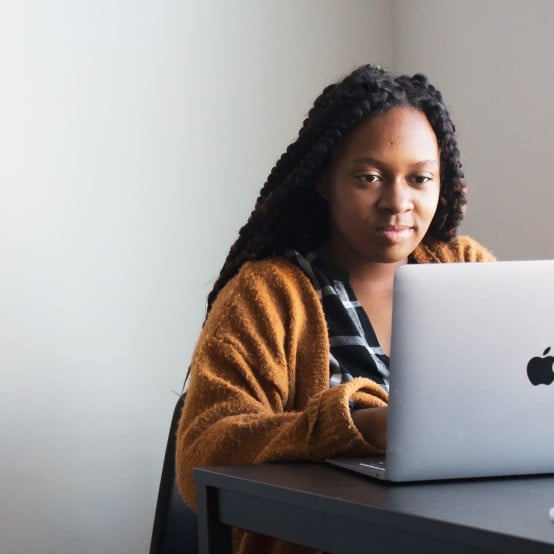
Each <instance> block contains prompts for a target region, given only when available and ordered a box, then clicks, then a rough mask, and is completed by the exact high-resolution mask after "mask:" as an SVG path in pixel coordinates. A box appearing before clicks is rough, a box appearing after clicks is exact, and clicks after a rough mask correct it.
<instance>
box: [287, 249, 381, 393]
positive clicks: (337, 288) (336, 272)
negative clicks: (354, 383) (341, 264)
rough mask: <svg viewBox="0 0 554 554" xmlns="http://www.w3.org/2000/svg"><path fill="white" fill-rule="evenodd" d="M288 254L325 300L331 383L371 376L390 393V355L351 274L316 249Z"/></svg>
mask: <svg viewBox="0 0 554 554" xmlns="http://www.w3.org/2000/svg"><path fill="white" fill-rule="evenodd" d="M285 257H286V258H287V259H288V260H290V261H291V262H293V263H294V264H295V265H297V266H298V267H299V268H300V269H301V270H302V271H303V272H304V273H305V274H306V276H307V277H308V279H310V281H311V283H312V285H313V286H314V288H315V291H316V293H317V295H318V297H319V299H320V300H321V304H322V306H323V313H324V314H325V320H326V322H327V329H328V333H329V345H330V354H329V355H330V359H329V368H330V385H331V386H335V385H339V384H340V383H345V382H347V381H350V380H351V379H353V378H354V377H367V378H369V379H371V380H372V381H375V382H376V383H378V384H380V385H381V386H382V387H383V388H384V389H385V390H386V391H387V392H388V388H389V386H388V383H389V357H388V356H387V355H386V354H385V353H384V352H383V350H382V348H381V346H380V345H379V341H378V340H377V336H376V335H375V331H374V330H373V327H372V326H371V322H370V321H369V318H368V317H367V314H366V312H365V310H364V309H363V307H362V305H361V304H360V303H359V302H358V300H357V298H356V296H355V294H354V291H353V290H352V287H351V286H350V283H349V278H348V274H347V273H346V272H344V271H342V270H341V269H339V268H337V267H333V266H330V265H329V264H326V263H325V262H324V261H323V260H321V259H319V258H317V257H316V254H315V253H314V252H310V253H308V254H307V255H306V256H303V255H302V254H300V253H299V252H297V251H296V250H289V251H288V252H286V253H285Z"/></svg>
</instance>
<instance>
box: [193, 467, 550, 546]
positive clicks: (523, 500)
mask: <svg viewBox="0 0 554 554" xmlns="http://www.w3.org/2000/svg"><path fill="white" fill-rule="evenodd" d="M195 479H196V483H197V487H198V501H199V505H198V524H199V537H200V552H201V553H204V554H208V553H209V554H215V553H223V552H225V553H229V552H231V546H230V544H231V543H230V540H231V533H230V527H229V526H234V527H241V528H243V529H248V530H250V531H254V532H257V533H261V534H265V535H269V536H273V537H279V538H282V539H284V540H288V541H291V542H296V543H299V544H304V545H307V546H311V547H314V548H320V549H323V550H326V551H328V552H333V553H337V554H353V553H356V554H358V553H360V552H371V553H372V554H380V553H382V554H391V553H394V554H402V553H409V554H417V553H425V554H435V553H436V554H469V553H484V552H502V553H516V552H517V553H521V554H539V553H540V554H546V553H549V554H553V553H554V523H553V522H551V521H550V518H549V515H548V512H549V509H550V508H551V507H553V506H554V477H552V476H546V477H544V476H543V477H524V478H511V479H487V480H472V481H450V482H431V483H423V484H422V483H419V484H415V483H412V484H404V485H390V484H382V483H380V482H378V481H374V480H372V479H369V478H365V477H360V476H358V475H355V474H353V473H349V472H347V471H345V470H341V469H339V468H334V467H330V466H327V465H325V464H264V465H251V466H232V467H231V466H230V467H212V468H204V469H197V470H195Z"/></svg>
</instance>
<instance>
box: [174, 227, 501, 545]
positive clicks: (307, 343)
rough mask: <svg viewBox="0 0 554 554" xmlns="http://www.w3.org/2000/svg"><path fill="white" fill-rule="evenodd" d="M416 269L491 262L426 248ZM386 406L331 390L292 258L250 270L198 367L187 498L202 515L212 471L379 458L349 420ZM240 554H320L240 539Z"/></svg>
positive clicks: (182, 434) (467, 246)
mask: <svg viewBox="0 0 554 554" xmlns="http://www.w3.org/2000/svg"><path fill="white" fill-rule="evenodd" d="M411 257H412V259H413V260H414V261H415V262H417V263H444V262H473V261H492V260H494V257H493V255H492V254H491V253H490V252H489V251H487V250H486V249H484V248H483V247H481V246H480V245H479V244H477V243H476V242H475V241H473V240H472V239H470V238H468V237H458V238H456V239H454V240H453V241H451V242H449V243H445V242H438V241H437V242H429V241H427V242H426V244H420V245H419V246H418V248H417V249H416V251H415V252H414V253H413V254H412V256H411ZM351 399H352V400H354V401H355V404H356V406H359V407H367V408H370V407H377V406H385V405H386V404H387V394H386V392H385V391H384V390H383V389H382V388H381V387H380V386H379V385H377V384H376V383H374V382H373V381H371V380H369V379H366V378H361V377H358V378H355V379H353V380H352V381H350V382H348V383H344V384H341V385H338V386H336V387H331V388H330V387H329V341H328V336H327V328H326V322H325V316H324V313H323V310H322V307H321V302H320V300H319V298H318V297H317V295H316V293H315V291H314V288H313V286H312V284H311V283H310V281H309V280H308V278H307V277H306V276H305V275H304V273H303V272H302V271H301V270H300V269H299V268H297V267H296V266H295V265H293V264H292V263H291V262H289V261H287V260H285V259H284V258H277V257H276V258H270V259H265V260H261V261H256V262H248V263H245V264H244V265H243V266H242V267H241V269H240V271H239V273H238V275H236V276H235V277H234V278H233V279H232V280H231V281H229V283H227V285H226V286H225V287H224V288H223V290H222V291H221V292H220V293H219V295H218V297H217V299H216V301H215V302H214V304H213V306H212V309H211V311H210V314H209V316H208V318H207V320H206V323H205V325H204V328H203V329H202V333H201V335H200V338H199V341H198V344H197V346H196V349H195V351H194V354H193V358H192V362H191V379H190V386H189V388H188V392H187V398H186V403H185V407H184V409H183V413H182V416H181V420H180V424H179V429H178V432H177V452H176V473H177V480H178V483H179V488H180V491H181V494H182V495H183V497H184V499H185V501H186V502H187V503H188V504H189V505H191V506H193V507H195V505H196V490H195V486H194V481H193V476H192V469H193V468H194V467H201V466H207V465H232V464H254V463H262V462H279V461H282V462H284V461H287V462H291V461H316V462H317V461H321V460H323V459H325V458H328V457H332V456H347V455H348V456H362V455H372V454H379V453H381V452H380V451H379V450H378V448H376V446H375V445H372V444H370V443H368V442H366V441H365V440H364V438H363V437H362V435H361V434H360V432H359V431H358V430H357V428H356V427H355V425H354V423H353V422H352V418H351V417H350V409H349V403H348V402H349V400H351ZM234 540H235V550H236V551H237V552H240V553H244V554H246V553H251V554H260V553H262V552H263V553H264V554H265V553H266V552H274V553H276V554H277V553H279V554H285V553H291V554H292V553H295V554H300V553H307V552H313V551H312V550H311V549H306V548H304V547H300V546H297V545H292V544H290V543H285V542H283V541H278V540H275V539H270V538H267V537H261V536H259V535H253V534H252V533H246V532H242V531H239V532H236V533H235V536H234Z"/></svg>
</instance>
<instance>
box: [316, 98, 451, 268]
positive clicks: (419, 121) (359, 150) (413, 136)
mask: <svg viewBox="0 0 554 554" xmlns="http://www.w3.org/2000/svg"><path fill="white" fill-rule="evenodd" d="M439 171H440V160H439V146H438V142H437V138H436V136H435V132H434V131H433V128H432V127H431V125H430V123H429V121H428V120H427V117H426V116H425V114H423V113H422V112H420V111H418V110H415V109H413V108H409V107H405V106H401V107H396V108H392V109H391V110H389V111H387V112H384V113H382V114H379V115H377V116H376V117H374V118H371V119H369V120H367V121H364V122H362V123H360V124H359V125H358V126H357V127H356V128H355V129H354V130H353V131H352V133H350V135H348V136H347V137H346V138H345V140H344V142H343V143H341V145H340V146H339V147H338V148H337V150H336V151H335V152H334V154H333V157H332V159H331V163H330V167H329V170H328V171H327V172H326V174H325V176H324V177H323V178H322V179H321V181H320V183H319V185H318V189H319V191H320V193H321V194H322V196H323V197H324V198H325V199H326V200H327V202H328V205H329V213H330V234H329V240H328V242H327V244H326V245H325V246H324V252H325V254H326V255H327V256H328V257H329V258H330V259H331V261H333V262H334V263H336V264H337V265H339V266H341V267H343V268H344V269H346V270H353V269H354V268H357V267H360V264H361V266H362V267H363V266H365V265H367V264H373V263H404V262H405V261H406V259H407V257H408V255H409V254H411V253H412V252H413V251H414V250H415V248H416V246H417V245H418V244H419V243H420V242H421V240H422V239H423V237H424V235H425V233H426V232H427V229H428V228H429V225H430V224H431V220H432V219H433V216H434V214H435V210H436V208H437V203H438V199H439V190H440V174H439Z"/></svg>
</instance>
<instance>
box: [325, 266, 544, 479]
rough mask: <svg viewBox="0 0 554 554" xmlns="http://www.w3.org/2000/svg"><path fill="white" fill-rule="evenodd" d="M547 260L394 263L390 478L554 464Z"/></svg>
mask: <svg viewBox="0 0 554 554" xmlns="http://www.w3.org/2000/svg"><path fill="white" fill-rule="evenodd" d="M553 362H554V260H536V261H507V262H493V263H452V264H422V265H416V264H413V265H405V266H402V267H401V268H400V269H399V270H398V271H397V273H396V275H395V283H394V304H393V323H392V343H391V357H390V381H389V392H390V397H389V410H388V425H387V452H386V457H385V459H371V458H369V459H368V458H333V459H330V460H327V461H328V462H329V463H332V464H334V465H338V466H341V467H344V468H346V469H350V470H353V471H356V472H359V473H363V474H365V475H368V476H371V477H376V478H379V479H386V480H390V481H399V482H404V481H421V480H433V479H458V478H475V477H493V476H512V475H524V474H540V473H554V369H553Z"/></svg>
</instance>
